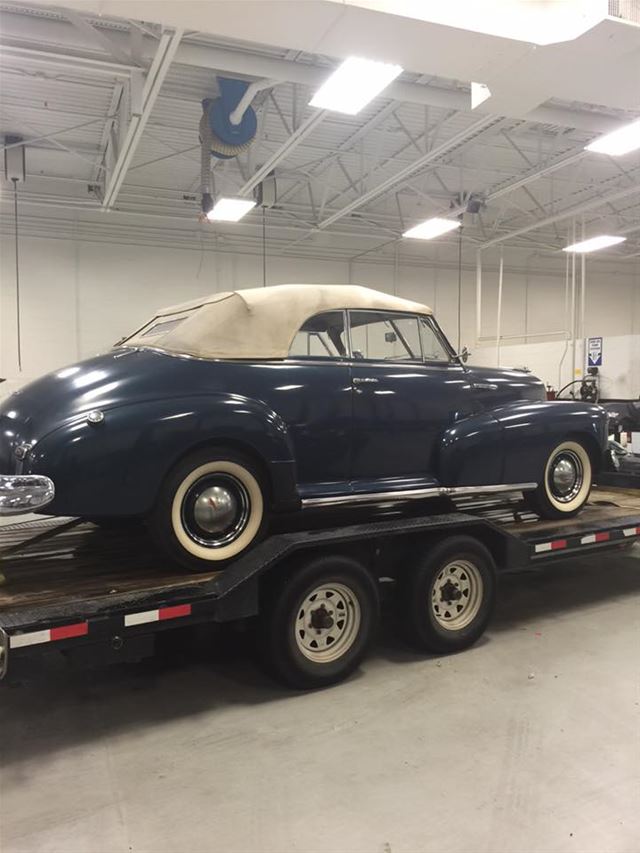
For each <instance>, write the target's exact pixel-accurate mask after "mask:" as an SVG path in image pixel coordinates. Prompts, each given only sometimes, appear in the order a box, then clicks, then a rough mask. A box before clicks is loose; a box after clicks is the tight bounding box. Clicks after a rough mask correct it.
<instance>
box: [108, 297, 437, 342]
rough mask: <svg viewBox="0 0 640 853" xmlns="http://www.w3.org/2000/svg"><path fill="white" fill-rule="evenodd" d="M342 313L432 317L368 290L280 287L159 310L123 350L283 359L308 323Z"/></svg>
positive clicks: (426, 310)
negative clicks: (372, 311) (324, 314)
mask: <svg viewBox="0 0 640 853" xmlns="http://www.w3.org/2000/svg"><path fill="white" fill-rule="evenodd" d="M346 308H351V309H375V310H382V311H402V312H410V313H412V314H424V315H426V314H431V313H432V312H431V309H430V308H427V306H426V305H421V304H420V303H418V302H411V301H410V300H408V299H400V298H399V297H398V296H390V295H389V294H387V293H381V292H380V291H378V290H371V289H370V288H368V287H359V286H357V285H337V284H280V285H276V286H274V287H256V288H250V289H248V290H234V291H229V292H226V293H214V294H212V295H211V296H206V297H202V298H201V299H194V300H192V301H191V302H184V303H182V304H181V305H173V306H171V307H170V308H162V309H161V310H159V311H158V312H157V313H156V315H155V316H154V317H153V318H152V319H151V320H150V321H149V322H148V323H145V325H144V326H142V327H141V328H140V329H138V330H137V331H136V332H135V333H134V334H133V335H132V336H131V337H129V338H127V339H125V340H124V341H123V342H122V345H123V346H148V347H154V348H157V349H164V350H169V351H170V352H177V353H184V354H186V355H193V356H197V357H198V358H221V359H234V358H247V359H263V358H264V359H266V358H286V357H287V355H288V353H289V349H290V347H291V343H292V341H293V339H294V337H295V335H296V333H297V332H298V330H299V329H300V327H301V326H302V324H303V323H304V322H305V321H306V320H308V319H309V318H310V317H313V316H314V314H318V313H320V312H321V311H331V310H339V309H346Z"/></svg>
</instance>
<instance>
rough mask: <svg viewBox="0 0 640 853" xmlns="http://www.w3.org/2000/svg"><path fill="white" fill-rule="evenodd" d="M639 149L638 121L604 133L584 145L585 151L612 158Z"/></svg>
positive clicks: (639, 131) (639, 120) (639, 127)
mask: <svg viewBox="0 0 640 853" xmlns="http://www.w3.org/2000/svg"><path fill="white" fill-rule="evenodd" d="M636 148H640V119H638V120H637V121H632V122H631V124H627V125H625V126H624V127H619V128H618V129H617V130H612V131H611V133H605V135H604V136H599V137H598V138H597V139H594V140H593V142H590V143H589V144H588V145H585V149H586V150H587V151H597V152H598V154H610V155H611V156H612V157H620V156H622V155H623V154H628V153H629V152H630V151H635V150H636Z"/></svg>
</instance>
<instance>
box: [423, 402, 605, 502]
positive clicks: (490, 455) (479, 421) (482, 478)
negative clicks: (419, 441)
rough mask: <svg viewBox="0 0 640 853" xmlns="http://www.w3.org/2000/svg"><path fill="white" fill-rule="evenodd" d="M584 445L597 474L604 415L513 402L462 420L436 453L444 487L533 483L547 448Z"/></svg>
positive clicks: (581, 406) (584, 407) (582, 408)
mask: <svg viewBox="0 0 640 853" xmlns="http://www.w3.org/2000/svg"><path fill="white" fill-rule="evenodd" d="M567 438H572V439H575V440H577V441H580V442H581V443H582V444H584V446H585V448H586V449H587V450H588V452H589V454H590V456H591V459H592V461H593V464H594V469H596V470H597V468H598V467H599V465H600V463H601V460H602V458H603V454H604V451H605V449H606V446H607V414H606V412H605V411H604V409H602V407H601V406H596V405H592V404H588V403H580V402H574V401H557V400H554V401H538V402H526V401H523V402H515V403H510V404H508V405H506V406H501V407H499V408H497V409H494V410H492V411H490V412H487V411H485V412H482V413H480V414H476V415H472V416H470V417H468V418H464V419H463V420H460V421H458V422H456V423H455V424H453V425H452V426H451V427H450V428H449V429H447V430H446V431H445V433H444V435H443V437H442V440H441V443H440V449H439V456H438V464H439V479H440V480H441V482H442V483H443V484H444V485H452V486H456V485H472V486H475V485H477V486H481V485H493V484H496V483H505V484H511V483H537V482H539V481H540V476H541V472H542V470H543V469H544V465H545V462H546V459H547V457H548V455H549V452H550V451H551V450H552V449H553V446H554V445H555V444H557V443H559V442H560V441H562V440H564V439H567Z"/></svg>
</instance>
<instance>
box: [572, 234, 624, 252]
mask: <svg viewBox="0 0 640 853" xmlns="http://www.w3.org/2000/svg"><path fill="white" fill-rule="evenodd" d="M626 239H627V238H626V237H612V236H610V235H609V234H601V235H600V236H599V237H591V238H590V239H589V240H583V241H582V242H581V243H574V244H573V245H572V246H565V247H564V249H563V250H562V251H563V252H597V251H598V249H606V248H607V246H616V245H617V244H618V243H624V241H625V240H626Z"/></svg>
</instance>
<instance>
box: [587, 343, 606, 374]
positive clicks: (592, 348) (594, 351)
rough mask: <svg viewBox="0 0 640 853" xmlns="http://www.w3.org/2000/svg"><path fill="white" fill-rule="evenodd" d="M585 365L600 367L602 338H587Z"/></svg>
mask: <svg viewBox="0 0 640 853" xmlns="http://www.w3.org/2000/svg"><path fill="white" fill-rule="evenodd" d="M587 367H602V338H587Z"/></svg>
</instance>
